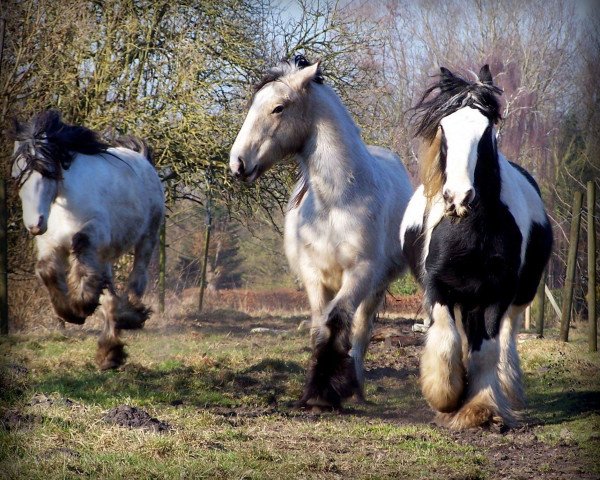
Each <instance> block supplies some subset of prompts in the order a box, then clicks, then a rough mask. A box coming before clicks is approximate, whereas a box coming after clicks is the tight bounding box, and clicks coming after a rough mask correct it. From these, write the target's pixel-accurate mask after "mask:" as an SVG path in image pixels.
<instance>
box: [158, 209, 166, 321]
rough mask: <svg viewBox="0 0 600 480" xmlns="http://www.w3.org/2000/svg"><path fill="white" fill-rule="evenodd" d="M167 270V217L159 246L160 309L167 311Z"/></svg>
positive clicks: (161, 229) (163, 224) (162, 227)
mask: <svg viewBox="0 0 600 480" xmlns="http://www.w3.org/2000/svg"><path fill="white" fill-rule="evenodd" d="M166 271H167V219H166V218H165V219H164V220H163V223H162V225H161V226H160V237H159V247H158V311H159V312H160V313H164V311H165V288H166Z"/></svg>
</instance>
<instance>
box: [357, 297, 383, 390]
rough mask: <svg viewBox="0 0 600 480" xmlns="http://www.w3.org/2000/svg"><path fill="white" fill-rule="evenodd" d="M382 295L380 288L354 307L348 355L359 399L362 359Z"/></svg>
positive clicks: (361, 383) (363, 376)
mask: <svg viewBox="0 0 600 480" xmlns="http://www.w3.org/2000/svg"><path fill="white" fill-rule="evenodd" d="M384 295H385V290H382V291H379V292H376V293H374V294H373V295H371V296H370V297H368V298H366V299H365V300H364V301H363V302H362V303H361V304H360V305H359V306H358V308H357V309H356V313H355V314H354V321H353V322H352V349H351V350H350V356H351V357H352V358H353V360H354V369H355V371H356V380H357V381H358V392H357V395H358V397H359V398H360V399H361V400H364V399H365V393H364V383H365V374H364V359H365V355H366V353H367V348H368V347H369V341H370V340H371V332H372V329H373V322H374V319H375V314H376V312H377V309H378V308H379V305H380V304H381V301H382V299H383V296H384Z"/></svg>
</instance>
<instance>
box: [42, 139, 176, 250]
mask: <svg viewBox="0 0 600 480" xmlns="http://www.w3.org/2000/svg"><path fill="white" fill-rule="evenodd" d="M164 208H165V207H164V193H163V189H162V185H161V182H160V179H159V177H158V174H157V172H156V170H155V169H154V167H153V166H152V164H151V163H150V162H149V161H148V159H146V158H145V157H144V156H143V155H142V154H140V153H137V152H135V151H133V150H129V149H127V148H122V147H116V148H110V149H108V151H107V152H106V153H102V154H98V155H85V154H77V155H76V156H75V158H74V160H73V163H72V164H71V167H70V168H69V169H68V170H66V171H65V172H64V179H63V188H62V189H61V191H60V192H59V196H58V197H57V201H56V202H55V205H53V207H52V211H51V214H50V218H49V221H50V222H52V220H53V219H55V221H54V222H52V223H53V224H54V225H53V228H54V229H55V230H58V231H60V230H64V228H65V226H64V224H65V222H64V221H63V220H64V219H65V218H68V219H69V229H70V230H75V231H77V230H78V229H80V228H82V226H83V225H84V224H87V223H89V222H90V219H93V222H94V228H95V230H96V231H97V233H98V236H99V238H100V239H101V243H102V244H103V245H104V246H105V247H106V248H108V250H107V251H110V252H114V255H119V254H120V253H121V252H122V251H126V250H128V249H129V248H131V247H132V246H134V245H136V244H137V242H138V241H139V240H140V239H141V238H142V236H143V235H144V234H145V233H146V232H147V231H148V230H149V229H151V228H153V226H154V225H153V224H154V223H156V222H157V221H160V219H162V217H163V215H164ZM49 227H50V225H49ZM75 231H73V232H71V234H74V233H76V232H75ZM61 238H64V236H63V235H61ZM110 256H113V253H111V254H110Z"/></svg>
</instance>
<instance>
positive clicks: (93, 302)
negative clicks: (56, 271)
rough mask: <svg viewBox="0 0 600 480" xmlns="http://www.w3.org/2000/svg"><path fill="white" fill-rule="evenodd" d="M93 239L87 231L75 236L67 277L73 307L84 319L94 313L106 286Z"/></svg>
mask: <svg viewBox="0 0 600 480" xmlns="http://www.w3.org/2000/svg"><path fill="white" fill-rule="evenodd" d="M92 238H93V237H92V235H91V233H88V232H86V231H85V230H82V231H80V232H78V233H76V234H75V235H73V239H72V241H71V255H70V267H69V272H68V275H67V284H68V288H69V298H70V300H71V306H72V308H73V310H74V311H76V312H77V313H78V314H79V315H80V316H81V317H83V318H86V317H88V316H89V315H91V314H92V313H94V311H95V310H96V307H98V304H99V302H100V295H101V294H102V290H103V289H104V286H105V285H106V278H105V276H104V274H103V269H102V267H101V265H100V262H99V260H98V254H97V245H94V243H93V241H92Z"/></svg>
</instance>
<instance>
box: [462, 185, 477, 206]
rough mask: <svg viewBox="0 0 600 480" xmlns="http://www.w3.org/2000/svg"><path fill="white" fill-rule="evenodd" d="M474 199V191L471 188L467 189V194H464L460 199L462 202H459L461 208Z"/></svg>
mask: <svg viewBox="0 0 600 480" xmlns="http://www.w3.org/2000/svg"><path fill="white" fill-rule="evenodd" d="M474 198H475V190H474V189H472V188H469V190H467V192H466V193H465V196H464V198H463V199H462V202H460V204H461V206H463V207H466V206H467V205H469V204H470V203H471V202H472V201H473V199H474Z"/></svg>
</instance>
